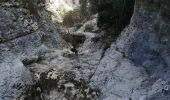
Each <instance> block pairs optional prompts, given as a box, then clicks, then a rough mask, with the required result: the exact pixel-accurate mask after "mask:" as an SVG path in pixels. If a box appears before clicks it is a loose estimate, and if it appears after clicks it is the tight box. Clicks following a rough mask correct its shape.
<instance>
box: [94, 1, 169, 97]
mask: <svg viewBox="0 0 170 100" xmlns="http://www.w3.org/2000/svg"><path fill="white" fill-rule="evenodd" d="M113 13H114V12H113ZM169 29H170V2H169V0H136V3H135V9H134V14H133V17H132V18H131V22H130V24H129V25H128V27H127V28H125V29H124V30H123V32H122V33H121V36H120V37H119V38H118V39H117V41H116V42H115V43H113V44H112V46H111V48H109V49H108V50H107V51H106V53H105V56H104V57H103V59H102V60H101V62H100V64H99V66H98V68H97V71H96V72H95V74H94V76H93V77H92V79H91V86H95V87H98V88H99V89H100V90H101V93H102V95H101V97H100V98H101V99H102V100H103V99H104V100H169V98H170V96H169V94H170V92H169V91H170V90H169V88H167V87H169V86H170V84H169V72H170V64H169V62H170V52H169V51H170V44H169V42H170V30H169Z"/></svg>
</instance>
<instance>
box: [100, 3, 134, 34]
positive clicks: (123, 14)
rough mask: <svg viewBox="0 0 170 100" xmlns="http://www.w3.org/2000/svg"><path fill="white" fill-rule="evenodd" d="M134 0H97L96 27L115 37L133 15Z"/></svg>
mask: <svg viewBox="0 0 170 100" xmlns="http://www.w3.org/2000/svg"><path fill="white" fill-rule="evenodd" d="M134 3H135V0H99V5H98V15H99V16H98V26H99V27H100V28H103V29H104V30H106V31H107V32H108V33H110V32H112V31H114V32H113V33H112V35H115V36H117V35H118V34H119V33H120V32H121V30H122V29H123V28H124V27H125V26H127V25H128V24H129V22H130V19H131V17H132V14H133V9H134Z"/></svg>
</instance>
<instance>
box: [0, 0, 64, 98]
mask: <svg viewBox="0 0 170 100" xmlns="http://www.w3.org/2000/svg"><path fill="white" fill-rule="evenodd" d="M37 2H38V0H34V2H33V1H25V0H1V1H0V72H1V73H0V76H1V78H0V100H18V99H17V98H18V97H19V96H20V95H21V94H23V93H24V92H25V91H26V90H27V89H28V88H29V87H30V86H31V85H33V79H32V75H31V73H30V71H29V70H28V69H27V68H26V67H25V66H24V65H27V64H30V63H32V62H34V61H38V60H39V59H40V57H41V56H42V55H43V54H44V53H45V52H48V50H49V49H50V48H62V47H64V44H65V42H64V41H63V40H62V38H60V36H59V34H58V31H57V29H56V28H55V26H54V25H53V24H52V21H51V20H50V18H49V17H48V14H47V12H45V9H44V7H43V3H42V2H40V3H37Z"/></svg>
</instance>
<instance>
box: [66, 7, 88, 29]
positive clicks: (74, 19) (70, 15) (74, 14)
mask: <svg viewBox="0 0 170 100" xmlns="http://www.w3.org/2000/svg"><path fill="white" fill-rule="evenodd" d="M84 19H85V16H84V15H82V13H81V12H80V9H75V10H73V11H69V12H67V13H66V14H65V16H64V18H63V25H64V26H66V27H72V26H74V25H76V24H77V23H81V22H82V21H83V20H84Z"/></svg>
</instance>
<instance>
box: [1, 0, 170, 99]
mask: <svg viewBox="0 0 170 100" xmlns="http://www.w3.org/2000/svg"><path fill="white" fill-rule="evenodd" d="M49 1H50V0H49ZM64 1H67V0H64ZM69 3H70V1H69ZM77 3H78V1H76V4H77ZM49 5H50V4H49V2H48V0H29V1H27V0H1V1H0V100H170V44H169V43H170V33H169V32H170V1H169V0H136V1H135V6H134V12H133V15H132V18H131V20H130V23H129V25H128V26H126V27H125V28H124V29H123V30H122V32H121V34H120V36H119V37H118V38H117V39H116V40H115V41H112V42H111V43H110V42H109V43H107V42H108V41H107V39H105V38H103V37H104V36H105V34H106V32H104V31H102V30H101V29H100V28H99V27H97V19H96V18H97V15H94V16H92V17H91V18H90V19H89V20H88V21H85V22H84V23H83V25H82V26H81V27H79V28H74V27H71V28H68V29H64V28H61V27H60V28H59V26H57V25H56V24H55V20H54V18H55V17H56V15H55V14H57V13H58V12H54V9H52V8H51V9H50V8H49ZM50 7H52V6H50ZM75 7H77V6H75ZM113 13H114V12H113ZM59 15H60V14H59ZM59 18H60V16H59ZM89 26H90V28H87V27H89ZM111 38H112V37H111ZM106 44H107V45H108V44H109V45H108V46H106ZM74 46H75V47H76V49H77V52H78V53H75V52H73V51H72V50H71V48H73V47H74Z"/></svg>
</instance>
